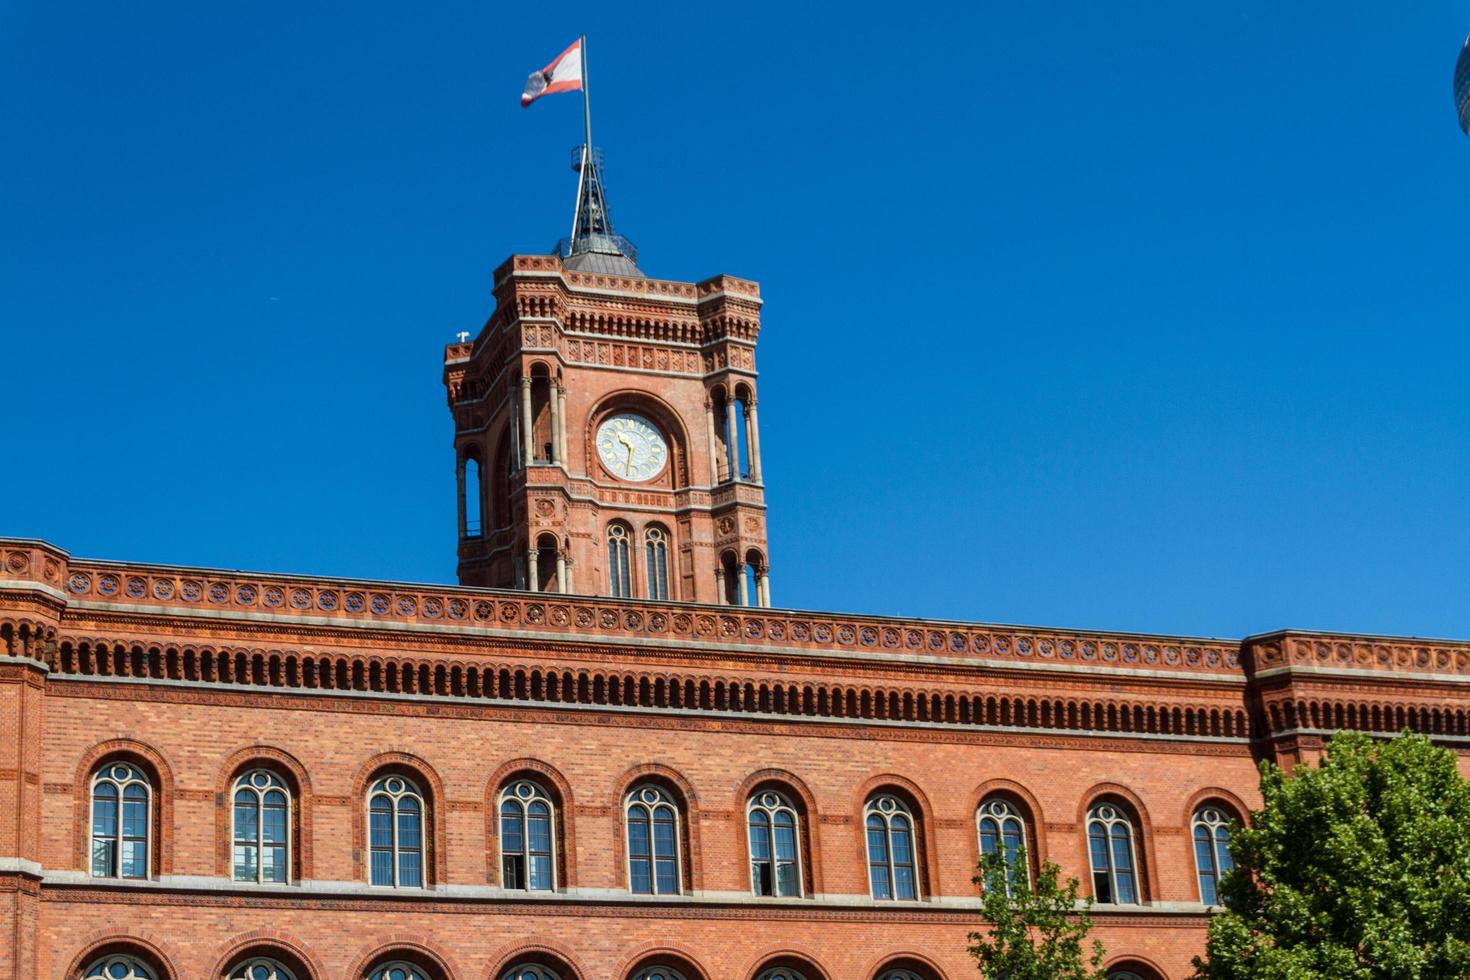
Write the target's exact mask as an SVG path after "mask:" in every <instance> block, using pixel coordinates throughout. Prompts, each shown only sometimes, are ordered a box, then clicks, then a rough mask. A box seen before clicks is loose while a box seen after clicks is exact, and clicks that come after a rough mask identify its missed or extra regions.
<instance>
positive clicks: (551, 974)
mask: <svg viewBox="0 0 1470 980" xmlns="http://www.w3.org/2000/svg"><path fill="white" fill-rule="evenodd" d="M500 980H561V974H559V973H557V972H556V971H555V970H552V969H550V968H548V967H544V966H539V965H537V964H534V963H518V964H516V965H515V966H513V967H511V968H510V969H509V970H506V971H505V972H504V973H502V974H501V975H500Z"/></svg>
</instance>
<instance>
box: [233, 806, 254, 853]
mask: <svg viewBox="0 0 1470 980" xmlns="http://www.w3.org/2000/svg"><path fill="white" fill-rule="evenodd" d="M255 817H256V810H255V802H254V801H253V800H252V801H251V802H250V803H249V804H247V805H241V804H239V803H236V804H235V840H240V841H249V842H250V843H252V844H253V843H255V839H256V834H255V831H256V827H255Z"/></svg>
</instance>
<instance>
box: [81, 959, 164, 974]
mask: <svg viewBox="0 0 1470 980" xmlns="http://www.w3.org/2000/svg"><path fill="white" fill-rule="evenodd" d="M82 980H157V978H156V976H155V975H154V973H153V971H152V970H151V969H149V968H148V967H147V966H146V965H145V964H144V963H143V961H142V960H140V959H137V958H136V957H132V956H121V955H115V956H104V957H102V958H101V959H99V960H94V961H93V962H92V965H91V966H89V967H87V968H86V969H85V970H83V971H82Z"/></svg>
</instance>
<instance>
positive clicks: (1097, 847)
mask: <svg viewBox="0 0 1470 980" xmlns="http://www.w3.org/2000/svg"><path fill="white" fill-rule="evenodd" d="M1087 853H1088V854H1089V855H1091V857H1092V870H1094V871H1106V870H1107V867H1108V842H1107V838H1105V837H1103V836H1102V833H1101V831H1099V830H1094V831H1093V832H1092V833H1090V834H1088V837H1087Z"/></svg>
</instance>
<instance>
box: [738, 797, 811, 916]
mask: <svg viewBox="0 0 1470 980" xmlns="http://www.w3.org/2000/svg"><path fill="white" fill-rule="evenodd" d="M746 824H747V827H748V829H749V836H750V884H751V888H752V890H754V892H755V893H756V894H757V895H774V896H777V897H779V898H799V897H800V896H801V845H800V842H799V840H798V833H797V829H798V825H799V820H798V818H797V815H796V808H795V807H793V806H792V805H791V801H790V800H788V799H787V798H786V797H785V795H784V794H781V793H778V792H776V791H775V790H762V791H761V792H759V793H756V794H755V795H754V796H752V797H751V798H750V802H749V803H748V804H747V806H746Z"/></svg>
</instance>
